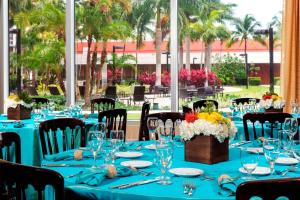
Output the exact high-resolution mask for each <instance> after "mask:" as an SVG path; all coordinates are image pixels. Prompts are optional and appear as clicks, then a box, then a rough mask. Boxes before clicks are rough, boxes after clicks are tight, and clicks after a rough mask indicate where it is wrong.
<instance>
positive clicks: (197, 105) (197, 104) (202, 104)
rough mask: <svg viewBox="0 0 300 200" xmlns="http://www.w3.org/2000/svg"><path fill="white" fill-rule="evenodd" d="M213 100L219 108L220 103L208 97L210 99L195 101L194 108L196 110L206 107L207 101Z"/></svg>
mask: <svg viewBox="0 0 300 200" xmlns="http://www.w3.org/2000/svg"><path fill="white" fill-rule="evenodd" d="M207 102H211V103H213V104H214V105H215V107H216V109H217V110H218V106H219V103H218V102H217V101H215V100H212V99H208V100H199V101H195V102H194V103H193V110H194V111H196V110H197V109H201V108H202V107H206V103H207Z"/></svg>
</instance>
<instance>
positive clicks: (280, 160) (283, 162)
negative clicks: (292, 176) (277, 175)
mask: <svg viewBox="0 0 300 200" xmlns="http://www.w3.org/2000/svg"><path fill="white" fill-rule="evenodd" d="M298 162H299V161H298V160H297V159H296V158H288V157H279V158H277V159H276V161H275V163H276V164H279V165H295V164H297V163H298Z"/></svg>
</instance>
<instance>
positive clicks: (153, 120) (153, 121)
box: [147, 117, 158, 140]
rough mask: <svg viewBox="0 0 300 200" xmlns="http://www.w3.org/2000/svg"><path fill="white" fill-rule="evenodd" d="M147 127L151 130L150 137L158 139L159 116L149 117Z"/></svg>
mask: <svg viewBox="0 0 300 200" xmlns="http://www.w3.org/2000/svg"><path fill="white" fill-rule="evenodd" d="M147 127H148V130H149V139H150V140H156V134H155V133H156V128H157V127H158V118H157V117H148V119H147Z"/></svg>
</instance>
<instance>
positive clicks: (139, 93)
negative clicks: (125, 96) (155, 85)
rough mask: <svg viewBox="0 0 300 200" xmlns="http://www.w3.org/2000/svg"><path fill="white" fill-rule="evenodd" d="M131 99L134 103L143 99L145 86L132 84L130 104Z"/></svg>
mask: <svg viewBox="0 0 300 200" xmlns="http://www.w3.org/2000/svg"><path fill="white" fill-rule="evenodd" d="M131 100H132V101H133V104H134V105H135V102H141V101H145V86H142V85H136V86H134V90H133V96H132V99H131V98H130V104H131Z"/></svg>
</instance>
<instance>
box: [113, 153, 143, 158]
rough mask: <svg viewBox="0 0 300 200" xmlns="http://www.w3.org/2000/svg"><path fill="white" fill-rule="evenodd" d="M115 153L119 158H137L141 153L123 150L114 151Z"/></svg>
mask: <svg viewBox="0 0 300 200" xmlns="http://www.w3.org/2000/svg"><path fill="white" fill-rule="evenodd" d="M115 155H116V156H117V157H121V158H137V157H141V156H142V155H143V153H141V152H137V151H125V152H116V154H115Z"/></svg>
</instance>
